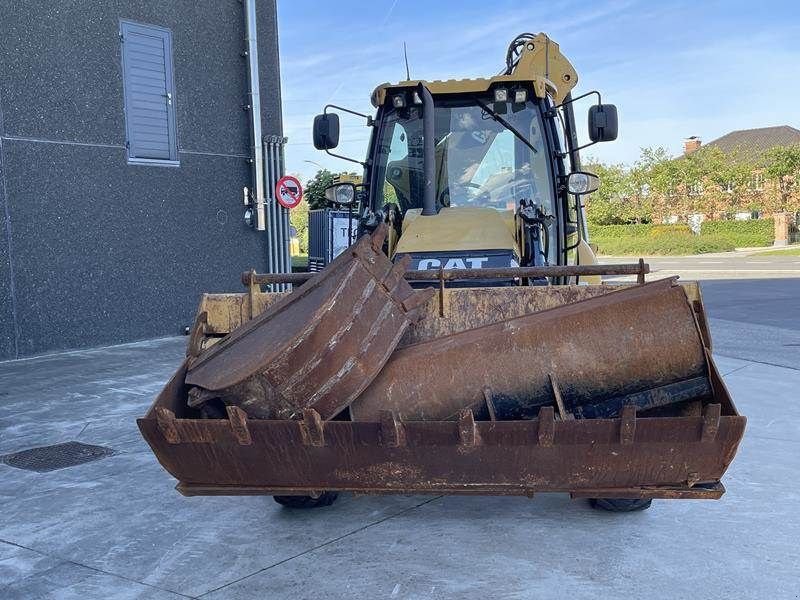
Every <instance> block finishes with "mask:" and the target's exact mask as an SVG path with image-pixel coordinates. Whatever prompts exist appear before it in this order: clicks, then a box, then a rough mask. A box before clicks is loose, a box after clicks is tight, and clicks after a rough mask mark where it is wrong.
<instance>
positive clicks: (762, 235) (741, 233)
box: [700, 219, 775, 248]
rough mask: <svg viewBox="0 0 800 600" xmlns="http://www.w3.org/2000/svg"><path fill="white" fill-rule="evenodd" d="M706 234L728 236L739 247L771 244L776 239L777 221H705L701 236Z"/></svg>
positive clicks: (701, 228) (701, 227)
mask: <svg viewBox="0 0 800 600" xmlns="http://www.w3.org/2000/svg"><path fill="white" fill-rule="evenodd" d="M704 235H716V236H719V237H721V238H726V239H728V240H730V241H731V243H733V245H734V246H736V247H737V248H746V247H750V246H771V245H772V243H773V242H774V241H775V222H774V221H773V219H750V220H749V221H703V224H702V225H701V226H700V236H701V237H702V236H704Z"/></svg>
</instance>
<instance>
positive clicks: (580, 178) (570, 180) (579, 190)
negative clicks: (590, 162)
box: [567, 171, 600, 196]
mask: <svg viewBox="0 0 800 600" xmlns="http://www.w3.org/2000/svg"><path fill="white" fill-rule="evenodd" d="M598 187H600V178H599V177H598V176H597V175H595V174H594V173H587V172H586V171H575V172H574V173H570V174H569V175H568V176H567V188H568V189H569V193H570V194H575V195H576V196H583V195H584V194H591V193H592V192H594V191H595V190H597V188H598Z"/></svg>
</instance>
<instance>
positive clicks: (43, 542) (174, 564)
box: [0, 323, 800, 600]
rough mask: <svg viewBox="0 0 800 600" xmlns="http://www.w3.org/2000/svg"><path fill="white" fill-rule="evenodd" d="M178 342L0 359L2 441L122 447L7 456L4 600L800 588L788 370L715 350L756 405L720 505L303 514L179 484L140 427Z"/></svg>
mask: <svg viewBox="0 0 800 600" xmlns="http://www.w3.org/2000/svg"><path fill="white" fill-rule="evenodd" d="M725 327H726V325H725V324H724V323H722V324H715V325H714V329H715V334H716V335H719V334H720V332H721V331H722V330H724V328H725ZM184 342H185V339H183V338H177V339H176V338H173V339H167V340H157V341H153V342H146V343H140V344H132V345H126V346H117V347H113V348H107V349H100V350H90V351H81V352H73V353H67V354H60V355H54V356H48V357H42V358H36V359H29V360H23V361H16V362H9V363H2V364H0V389H1V390H2V394H3V396H2V406H3V413H2V416H0V452H3V453H5V452H12V451H18V450H22V449H25V448H30V447H33V446H39V445H44V444H51V443H56V442H63V441H67V440H79V441H82V442H85V443H93V444H102V445H107V446H110V447H112V448H113V449H114V450H115V451H116V452H117V453H116V454H115V455H113V456H111V457H108V458H105V459H102V460H99V461H96V462H92V463H88V464H84V465H81V466H77V467H72V468H67V469H63V470H59V471H53V472H50V473H33V472H29V471H22V470H19V469H15V468H11V467H9V466H6V465H2V464H0V498H2V506H3V510H2V511H0V597H2V598H9V599H16V598H20V599H26V600H27V599H29V598H157V599H162V598H163V599H166V598H181V597H190V598H194V597H204V598H206V597H207V598H254V597H263V598H270V599H283V598H286V599H296V598H415V599H416V598H468V599H469V598H476V599H477V598H542V597H545V598H565V599H566V598H569V599H575V598H619V597H628V598H650V597H670V598H676V599H680V598H692V599H694V598H697V597H702V598H720V599H723V598H724V599H728V598H733V597H735V598H765V597H768V598H774V599H788V598H797V591H798V590H800V574H798V571H797V568H796V567H797V560H798V551H797V541H796V540H797V539H798V536H800V522H798V519H797V518H796V514H795V509H796V506H797V502H798V500H800V492H798V485H797V479H796V478H797V473H798V468H799V467H800V459H799V458H798V456H800V454H799V453H798V450H800V445H799V444H800V405H798V403H797V402H796V400H797V394H796V390H797V389H798V387H800V371H797V370H794V369H786V368H781V367H776V366H771V365H761V364H756V363H752V362H749V361H744V360H736V359H729V358H725V357H721V358H720V359H719V365H720V367H721V369H722V371H723V373H725V380H726V382H727V384H728V385H729V386H730V388H731V392H732V394H733V397H734V399H735V401H736V402H737V404H738V406H739V409H740V410H741V412H742V413H744V414H746V415H748V417H749V426H748V431H747V434H746V436H745V440H744V442H743V444H742V447H741V450H740V452H739V455H738V456H737V458H736V460H735V461H734V463H733V465H732V467H731V469H730V470H729V472H728V475H727V477H726V478H725V484H726V486H727V487H728V493H727V494H726V495H725V496H724V497H723V499H722V500H721V501H719V502H712V501H687V502H678V501H673V502H667V501H661V502H656V503H654V506H653V508H651V509H650V510H648V511H645V512H642V513H635V514H627V515H615V514H608V513H603V512H598V511H594V510H592V509H590V508H589V507H588V505H587V504H586V503H585V502H584V501H570V500H569V498H567V497H565V496H562V495H542V496H539V497H536V498H534V499H533V500H528V499H524V498H491V497H433V498H431V497H409V496H396V497H366V498H355V497H352V496H345V497H343V498H340V500H339V501H338V502H337V503H335V504H334V505H333V506H331V507H329V508H324V509H319V510H314V511H310V512H303V511H293V510H289V509H285V508H282V507H280V506H278V505H277V504H275V503H274V502H273V501H272V500H271V499H270V498H264V497H238V498H183V497H181V496H180V495H178V493H177V492H175V491H174V490H173V485H174V483H175V482H174V481H173V480H172V479H171V477H170V476H169V475H167V474H166V472H164V471H163V470H162V469H161V468H160V466H159V465H158V464H157V463H156V461H155V459H154V457H153V456H152V455H151V454H150V452H149V450H148V448H147V447H146V445H145V443H144V442H143V441H142V440H141V438H140V437H139V434H138V431H137V430H136V425H135V422H134V419H135V418H136V417H137V416H139V415H141V414H142V413H143V412H144V411H145V409H146V408H147V406H148V404H149V403H150V401H151V398H152V396H153V394H154V393H155V392H156V391H157V390H158V389H159V388H160V386H161V385H162V384H163V382H164V381H165V379H166V378H167V376H168V375H169V374H170V373H171V371H172V370H173V369H174V368H175V366H176V365H177V364H178V362H179V360H180V358H181V356H182V354H183V346H184Z"/></svg>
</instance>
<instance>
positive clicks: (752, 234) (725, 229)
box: [589, 219, 774, 255]
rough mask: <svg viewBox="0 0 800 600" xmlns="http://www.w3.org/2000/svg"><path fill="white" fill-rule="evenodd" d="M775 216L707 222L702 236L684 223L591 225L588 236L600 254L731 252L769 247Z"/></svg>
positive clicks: (701, 231) (702, 228) (704, 224)
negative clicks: (736, 249) (772, 217)
mask: <svg viewBox="0 0 800 600" xmlns="http://www.w3.org/2000/svg"><path fill="white" fill-rule="evenodd" d="M773 236H774V224H773V221H772V219H753V220H750V221H705V222H703V224H702V226H701V228H700V235H695V234H694V233H693V232H692V230H691V228H690V227H689V226H688V225H684V224H674V225H673V224H667V225H656V224H636V225H591V224H590V225H589V239H590V241H591V242H592V243H594V244H596V245H597V248H598V252H599V253H600V254H607V255H615V254H616V255H631V254H639V255H642V254H650V255H680V254H703V253H706V252H728V251H731V250H734V249H735V248H742V247H747V246H769V245H771V244H772V240H773Z"/></svg>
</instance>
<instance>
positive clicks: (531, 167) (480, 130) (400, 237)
mask: <svg viewBox="0 0 800 600" xmlns="http://www.w3.org/2000/svg"><path fill="white" fill-rule="evenodd" d="M540 73H541V74H544V73H547V74H548V75H549V76H553V77H554V76H556V75H559V78H558V80H559V82H560V84H561V85H560V87H559V86H556V85H555V84H554V83H553V82H552V81H551V80H550V79H549V78H548V77H545V76H543V75H540ZM575 83H577V74H576V73H575V71H574V70H573V69H572V66H571V65H570V64H569V62H568V61H567V60H566V59H565V58H564V57H563V56H562V55H561V54H560V53H559V52H558V46H557V44H554V43H553V42H551V41H550V40H549V38H547V36H545V35H544V34H539V35H538V36H530V35H529V34H523V35H522V36H519V37H518V38H517V39H515V40H514V42H512V45H511V47H510V48H509V54H508V58H507V69H506V72H505V73H504V74H503V75H499V76H496V77H493V78H491V79H471V80H460V81H431V82H419V81H405V82H401V83H399V84H396V85H390V84H384V85H381V86H379V87H378V88H377V89H376V90H375V92H374V93H373V97H372V100H373V104H374V105H375V107H376V109H377V112H376V115H375V117H374V118H373V117H372V116H369V115H361V116H362V117H365V118H366V120H367V124H368V125H370V126H372V127H373V133H372V137H371V141H370V147H369V153H368V156H367V160H366V161H365V162H363V163H361V164H362V165H363V166H364V177H363V181H362V184H361V185H360V186H358V187H359V188H360V193H357V191H356V189H353V190H352V192H349V195H351V196H352V197H353V199H354V203H355V204H357V205H358V208H357V211H358V213H359V214H360V222H359V230H360V231H363V232H368V231H371V230H373V229H374V228H375V227H376V226H377V225H378V224H379V223H380V222H388V223H389V224H390V226H391V227H390V233H389V239H388V247H387V252H388V254H389V256H390V257H392V258H393V259H397V258H399V257H401V256H405V255H410V256H411V258H412V263H411V268H412V269H417V270H425V269H440V268H442V269H454V268H492V267H498V268H507V267H517V266H543V265H562V264H570V263H577V262H583V263H585V262H595V261H594V256H593V254H592V253H591V251H590V250H589V246H588V244H587V242H586V238H587V235H586V229H585V222H584V218H583V207H582V204H581V202H580V195H582V194H586V193H589V192H591V191H594V189H596V187H597V178H596V177H594V176H593V175H591V174H589V173H583V172H581V171H580V159H579V155H578V150H580V148H581V147H579V146H578V144H577V136H576V134H575V124H574V117H573V112H572V102H573V101H574V100H573V99H572V98H571V97H570V94H569V92H570V90H571V89H572V87H574V85H575ZM590 94H597V96H598V99H599V94H598V93H597V92H590ZM587 95H589V94H585V95H583V96H579V97H578V98H582V97H585V96H587ZM578 98H576V99H578ZM328 109H338V110H344V111H345V112H348V113H351V114H359V113H353V111H350V110H346V109H341V108H340V107H335V106H327V107H326V110H325V113H324V114H322V115H319V116H317V117H316V119H315V122H314V144H315V146H316V147H317V148H319V149H323V150H326V151H329V150H330V149H331V148H335V147H336V145H337V143H338V137H339V135H338V134H339V121H338V115H337V114H336V113H332V112H330V113H329V112H328ZM426 129H427V131H428V132H429V134H428V135H427V136H426ZM616 129H617V125H616V108H615V107H614V106H613V105H608V104H607V105H603V104H601V103H598V105H596V106H593V107H592V109H591V110H590V111H589V134H590V138H591V139H592V143H596V142H598V141H608V140H611V139H615V138H616ZM426 137H427V138H432V139H426ZM329 153H330V152H329ZM330 154H332V155H333V156H338V155H335V154H333V153H330ZM340 158H347V157H340ZM347 160H353V159H347ZM354 162H360V161H354ZM331 195H332V196H336V195H340V193H339V192H332V194H331ZM576 250H577V252H576ZM581 250H583V251H584V254H585V255H586V256H585V257H584V258H583V259H581V258H580V254H581ZM586 251H588V254H587V253H586ZM586 257H588V258H586ZM514 282H515V281H511V282H510V283H514ZM516 282H517V283H518V282H519V280H516ZM528 283H548V281H547V280H543V281H529V282H528Z"/></svg>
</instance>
